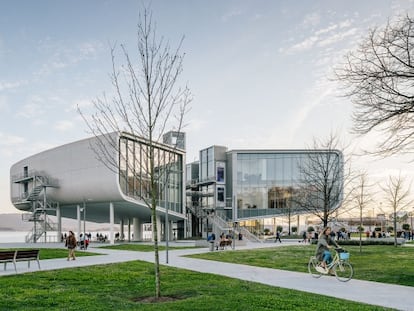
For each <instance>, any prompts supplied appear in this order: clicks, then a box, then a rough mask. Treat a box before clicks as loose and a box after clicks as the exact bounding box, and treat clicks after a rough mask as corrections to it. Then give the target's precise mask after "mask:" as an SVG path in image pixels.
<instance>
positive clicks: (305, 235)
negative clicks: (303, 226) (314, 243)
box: [302, 231, 308, 243]
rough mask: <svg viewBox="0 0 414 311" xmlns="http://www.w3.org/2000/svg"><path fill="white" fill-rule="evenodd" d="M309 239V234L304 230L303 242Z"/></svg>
mask: <svg viewBox="0 0 414 311" xmlns="http://www.w3.org/2000/svg"><path fill="white" fill-rule="evenodd" d="M307 239H308V235H307V233H306V231H303V234H302V242H303V243H306V241H307Z"/></svg>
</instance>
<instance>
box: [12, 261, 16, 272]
mask: <svg viewBox="0 0 414 311" xmlns="http://www.w3.org/2000/svg"><path fill="white" fill-rule="evenodd" d="M13 265H14V271H16V273H17V268H16V262H15V261H13Z"/></svg>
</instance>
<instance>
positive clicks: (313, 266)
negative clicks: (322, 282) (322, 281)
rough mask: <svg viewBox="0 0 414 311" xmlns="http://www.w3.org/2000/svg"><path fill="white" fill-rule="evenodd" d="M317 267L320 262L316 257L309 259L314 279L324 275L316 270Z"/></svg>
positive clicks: (310, 270)
mask: <svg viewBox="0 0 414 311" xmlns="http://www.w3.org/2000/svg"><path fill="white" fill-rule="evenodd" d="M317 265H318V260H317V259H316V257H315V256H312V257H311V258H309V263H308V271H309V273H310V274H311V275H312V276H313V277H314V278H320V277H321V276H322V274H321V273H320V272H318V271H317V270H316V267H317Z"/></svg>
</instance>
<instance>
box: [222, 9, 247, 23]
mask: <svg viewBox="0 0 414 311" xmlns="http://www.w3.org/2000/svg"><path fill="white" fill-rule="evenodd" d="M240 15H242V11H241V10H239V9H238V10H233V11H230V12H228V13H226V14H224V15H222V16H221V20H222V21H223V22H225V23H226V22H228V21H229V20H230V19H232V18H234V17H237V16H240Z"/></svg>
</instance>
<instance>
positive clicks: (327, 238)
mask: <svg viewBox="0 0 414 311" xmlns="http://www.w3.org/2000/svg"><path fill="white" fill-rule="evenodd" d="M331 231H332V230H331V227H326V228H325V229H323V231H322V234H321V236H320V237H319V239H318V246H317V247H316V253H315V256H316V258H317V259H318V260H319V261H320V262H321V267H322V268H323V273H328V272H329V271H328V270H327V265H329V264H330V263H331V261H332V255H331V252H330V251H329V249H331V248H332V245H335V246H336V247H337V248H340V246H339V245H338V244H337V243H336V242H335V240H334V239H332V237H331Z"/></svg>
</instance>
